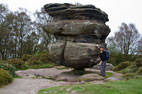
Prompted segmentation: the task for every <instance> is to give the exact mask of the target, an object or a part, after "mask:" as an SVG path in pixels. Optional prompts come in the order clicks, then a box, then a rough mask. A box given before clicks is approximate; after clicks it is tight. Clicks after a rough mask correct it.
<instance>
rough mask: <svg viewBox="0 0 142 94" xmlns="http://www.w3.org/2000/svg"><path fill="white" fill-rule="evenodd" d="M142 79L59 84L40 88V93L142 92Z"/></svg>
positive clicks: (139, 93)
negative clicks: (97, 83) (101, 82)
mask: <svg viewBox="0 0 142 94" xmlns="http://www.w3.org/2000/svg"><path fill="white" fill-rule="evenodd" d="M141 83H142V79H137V80H127V81H117V82H109V83H106V84H103V85H95V84H84V85H71V86H58V87H53V88H47V89H43V90H40V91H39V93H40V94H73V93H75V94H76V93H77V94H142V85H141Z"/></svg>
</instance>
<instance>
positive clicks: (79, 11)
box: [44, 3, 108, 23]
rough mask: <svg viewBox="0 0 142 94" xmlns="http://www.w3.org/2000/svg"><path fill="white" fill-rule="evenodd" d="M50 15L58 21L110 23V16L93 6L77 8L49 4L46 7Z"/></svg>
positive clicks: (65, 4) (70, 5) (69, 5)
mask: <svg viewBox="0 0 142 94" xmlns="http://www.w3.org/2000/svg"><path fill="white" fill-rule="evenodd" d="M44 8H45V10H46V11H47V12H48V14H49V15H51V16H52V17H54V18H56V19H58V20H73V19H82V20H98V21H101V22H104V23H105V22H106V21H108V15H107V14H106V13H105V12H103V11H101V10H100V9H99V8H96V7H95V6H93V5H82V6H75V5H72V4H67V3H64V4H58V3H56V4H47V5H45V6H44Z"/></svg>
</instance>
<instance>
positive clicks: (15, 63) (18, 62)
mask: <svg viewBox="0 0 142 94" xmlns="http://www.w3.org/2000/svg"><path fill="white" fill-rule="evenodd" d="M6 63H8V64H12V65H13V66H14V67H16V69H24V67H26V64H25V62H24V61H22V60H21V59H18V58H14V59H9V60H7V61H6Z"/></svg>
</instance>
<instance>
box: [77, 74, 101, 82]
mask: <svg viewBox="0 0 142 94" xmlns="http://www.w3.org/2000/svg"><path fill="white" fill-rule="evenodd" d="M78 80H79V81H85V82H90V81H96V80H104V77H102V76H100V75H98V74H86V75H83V76H80V77H79V78H78Z"/></svg>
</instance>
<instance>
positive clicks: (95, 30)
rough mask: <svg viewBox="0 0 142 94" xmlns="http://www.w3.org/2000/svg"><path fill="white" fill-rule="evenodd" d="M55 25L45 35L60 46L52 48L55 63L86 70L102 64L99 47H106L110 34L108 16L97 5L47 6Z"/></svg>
mask: <svg viewBox="0 0 142 94" xmlns="http://www.w3.org/2000/svg"><path fill="white" fill-rule="evenodd" d="M44 8H45V10H46V11H47V13H48V14H49V15H50V16H52V17H53V19H54V20H53V21H52V22H51V23H49V24H48V26H46V27H44V31H46V32H47V33H50V34H53V35H55V37H56V42H55V43H51V44H50V45H49V54H50V56H51V59H52V60H53V61H54V62H55V63H57V64H60V65H64V66H67V67H72V68H76V69H83V68H88V67H92V66H94V65H97V64H98V63H99V60H100V58H99V51H98V48H97V47H98V46H100V45H103V46H106V44H105V39H106V37H107V36H108V34H109V33H110V29H109V27H108V26H107V25H106V24H105V22H107V21H108V15H107V14H106V13H105V12H103V11H101V10H100V9H98V8H96V7H95V6H93V5H82V6H75V5H72V4H68V3H65V4H58V3H55V4H47V5H45V6H44Z"/></svg>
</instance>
